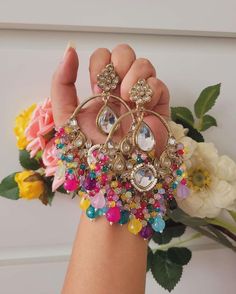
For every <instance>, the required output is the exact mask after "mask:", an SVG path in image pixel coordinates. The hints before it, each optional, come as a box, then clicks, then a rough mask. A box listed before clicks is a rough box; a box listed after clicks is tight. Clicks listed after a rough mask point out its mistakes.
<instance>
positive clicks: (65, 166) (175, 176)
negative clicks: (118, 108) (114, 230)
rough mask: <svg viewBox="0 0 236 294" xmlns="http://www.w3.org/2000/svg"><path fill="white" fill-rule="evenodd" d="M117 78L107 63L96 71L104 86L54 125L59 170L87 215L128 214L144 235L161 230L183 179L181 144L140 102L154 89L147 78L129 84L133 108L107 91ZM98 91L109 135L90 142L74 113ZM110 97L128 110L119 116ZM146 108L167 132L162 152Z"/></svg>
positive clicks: (120, 218) (113, 217) (118, 218)
mask: <svg viewBox="0 0 236 294" xmlns="http://www.w3.org/2000/svg"><path fill="white" fill-rule="evenodd" d="M118 83H119V77H118V75H117V74H116V72H115V70H114V66H113V65H112V64H108V65H107V66H106V68H105V69H104V70H103V71H102V72H101V73H100V74H99V75H98V77H97V84H98V86H99V87H100V88H101V89H102V90H103V92H102V93H101V94H98V95H95V96H92V97H90V98H88V99H87V100H85V101H84V102H83V103H82V104H80V105H79V106H78V107H77V109H76V110H75V111H74V113H73V114H72V116H71V118H70V119H69V120H68V122H67V123H66V125H65V126H63V127H61V128H59V129H58V130H57V133H56V144H57V150H58V158H59V168H58V170H59V172H58V175H59V176H60V177H64V180H65V182H64V188H65V189H66V190H67V191H68V192H75V193H76V194H78V195H79V196H80V197H81V199H82V203H83V205H82V206H83V208H85V209H86V213H87V215H88V217H89V218H91V219H93V218H95V217H96V216H97V215H99V213H100V215H102V214H106V217H107V219H108V221H109V222H111V223H113V222H120V223H122V224H123V223H125V222H124V218H125V216H126V222H128V221H129V223H130V222H131V225H130V230H131V231H132V230H133V233H135V234H136V233H138V232H141V231H143V233H141V235H142V236H143V237H144V235H145V234H146V235H147V234H148V232H149V233H150V232H151V231H152V230H156V231H162V229H163V221H162V217H163V216H164V215H165V212H166V208H167V206H168V202H169V201H172V200H173V198H174V196H175V195H176V193H177V189H178V187H179V186H181V185H182V186H184V185H186V180H185V173H184V172H185V169H184V165H183V153H184V146H183V145H182V144H179V143H178V142H176V140H175V138H174V137H173V136H172V134H171V131H170V129H169V126H168V124H167V122H166V121H165V119H164V118H163V117H162V116H161V115H159V114H158V113H156V112H154V111H152V110H150V109H146V108H145V107H144V106H145V103H147V102H149V101H150V100H151V98H152V94H153V92H152V89H151V88H150V86H149V85H148V84H147V82H146V81H145V80H139V81H138V82H137V83H136V84H135V85H134V86H133V87H132V88H131V90H130V100H131V101H132V102H133V103H135V105H136V107H135V108H134V109H131V108H130V107H129V105H128V104H127V103H126V102H125V101H124V100H123V99H122V98H121V97H118V96H115V95H113V94H111V92H112V91H113V90H115V89H116V87H117V85H118ZM98 97H100V98H102V100H103V106H102V107H101V109H100V110H99V112H98V114H97V118H96V124H97V128H98V129H99V131H100V132H101V133H103V134H106V135H107V137H106V140H105V142H104V143H103V144H95V145H93V143H92V141H91V139H88V138H87V136H86V135H85V134H84V132H83V131H82V130H81V128H80V126H79V123H78V120H77V117H78V114H79V112H80V111H81V109H82V108H83V107H84V106H85V104H87V103H88V102H89V101H91V100H93V99H95V98H98ZM111 99H114V100H116V101H118V102H119V103H121V104H122V105H123V106H124V108H125V109H126V110H127V111H126V112H125V113H124V114H122V115H121V116H119V117H118V115H117V113H116V112H115V111H114V110H113V109H112V106H111V103H110V100H111ZM147 114H148V115H153V116H155V117H156V118H157V119H159V120H160V121H161V122H162V123H163V125H164V126H165V128H166V130H167V133H168V139H167V144H166V148H165V150H164V151H163V152H162V154H161V156H160V158H157V157H156V156H155V147H156V140H155V137H154V135H153V132H152V130H151V128H150V127H149V126H148V125H147V124H146V123H145V122H144V118H145V115H147ZM128 116H130V117H131V121H132V123H131V125H130V128H129V129H128V131H127V134H126V135H125V136H124V138H122V139H121V140H120V142H115V141H114V134H115V132H116V131H117V129H118V128H119V127H120V125H121V122H122V121H123V120H124V119H126V118H127V117H128ZM150 227H151V228H152V229H150ZM149 237H150V236H147V238H149ZM145 238H146V237H145Z"/></svg>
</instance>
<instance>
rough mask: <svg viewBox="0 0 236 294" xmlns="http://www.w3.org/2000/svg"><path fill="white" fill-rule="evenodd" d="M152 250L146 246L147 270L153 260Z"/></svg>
mask: <svg viewBox="0 0 236 294" xmlns="http://www.w3.org/2000/svg"><path fill="white" fill-rule="evenodd" d="M153 256H154V254H153V252H152V249H151V248H150V247H149V246H148V254H147V270H146V271H147V272H148V271H149V270H150V269H151V266H152V262H153Z"/></svg>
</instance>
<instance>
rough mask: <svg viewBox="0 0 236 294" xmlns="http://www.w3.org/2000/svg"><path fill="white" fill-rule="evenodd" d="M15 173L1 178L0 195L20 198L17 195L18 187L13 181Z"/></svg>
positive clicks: (13, 198)
mask: <svg viewBox="0 0 236 294" xmlns="http://www.w3.org/2000/svg"><path fill="white" fill-rule="evenodd" d="M15 175H16V173H13V174H11V175H9V176H7V177H6V178H4V179H3V180H2V182H1V183H0V195H1V196H3V197H5V198H8V199H12V200H17V199H19V198H20V196H19V188H18V185H17V183H16V181H15Z"/></svg>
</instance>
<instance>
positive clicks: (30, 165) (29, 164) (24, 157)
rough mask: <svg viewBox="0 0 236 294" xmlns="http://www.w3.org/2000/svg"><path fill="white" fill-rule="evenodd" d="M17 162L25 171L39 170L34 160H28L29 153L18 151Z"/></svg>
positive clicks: (38, 165)
mask: <svg viewBox="0 0 236 294" xmlns="http://www.w3.org/2000/svg"><path fill="white" fill-rule="evenodd" d="M19 160H20V164H21V166H22V167H23V168H25V169H28V170H36V169H38V168H40V164H39V162H38V161H37V160H36V159H34V158H30V153H29V152H28V151H27V150H20V154H19Z"/></svg>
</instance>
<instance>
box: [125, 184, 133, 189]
mask: <svg viewBox="0 0 236 294" xmlns="http://www.w3.org/2000/svg"><path fill="white" fill-rule="evenodd" d="M131 187H132V185H131V183H129V182H126V183H125V188H126V189H127V190H129V189H131Z"/></svg>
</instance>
